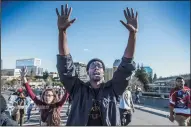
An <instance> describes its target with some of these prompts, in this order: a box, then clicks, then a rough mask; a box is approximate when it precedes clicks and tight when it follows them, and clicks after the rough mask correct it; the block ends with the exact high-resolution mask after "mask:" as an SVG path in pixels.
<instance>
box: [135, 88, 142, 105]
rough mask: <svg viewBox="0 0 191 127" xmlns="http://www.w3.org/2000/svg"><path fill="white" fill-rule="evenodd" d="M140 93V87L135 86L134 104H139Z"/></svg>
mask: <svg viewBox="0 0 191 127" xmlns="http://www.w3.org/2000/svg"><path fill="white" fill-rule="evenodd" d="M140 95H141V88H139V87H136V91H135V104H140V103H141V101H140Z"/></svg>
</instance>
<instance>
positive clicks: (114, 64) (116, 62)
mask: <svg viewBox="0 0 191 127" xmlns="http://www.w3.org/2000/svg"><path fill="white" fill-rule="evenodd" d="M120 63H121V60H120V59H116V60H115V61H114V63H113V73H114V72H115V71H116V70H117V68H118V66H119V64H120Z"/></svg>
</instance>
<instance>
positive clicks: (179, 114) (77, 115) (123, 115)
mask: <svg viewBox="0 0 191 127" xmlns="http://www.w3.org/2000/svg"><path fill="white" fill-rule="evenodd" d="M71 12H72V8H68V5H66V6H65V7H64V6H61V13H59V11H58V9H57V8H56V13H57V16H58V22H57V25H58V31H59V38H58V40H59V41H58V45H59V54H58V55H57V70H58V73H59V77H60V81H61V82H62V83H63V85H64V88H65V94H64V95H63V96H62V95H61V94H60V93H61V92H59V91H58V92H56V91H55V90H54V89H53V88H52V87H51V86H47V87H46V88H45V89H44V91H42V94H41V96H40V98H39V97H37V95H35V93H34V92H33V90H32V89H31V87H30V85H29V82H28V81H27V79H26V74H27V68H26V67H24V68H23V69H22V70H21V72H20V74H21V76H20V77H21V81H22V83H23V86H24V87H25V89H26V91H27V92H26V93H27V95H25V94H24V93H23V92H22V90H19V91H18V95H17V98H16V100H15V102H16V103H15V104H14V106H15V107H17V108H15V111H14V112H15V113H13V114H14V115H12V119H13V121H16V123H17V124H18V123H19V124H20V125H21V126H22V125H23V121H24V120H23V116H24V114H25V111H26V110H25V106H26V105H27V114H28V117H27V121H29V120H30V114H31V110H32V107H33V106H34V104H35V105H36V106H37V107H38V108H39V111H40V117H41V121H42V124H41V125H46V126H59V125H61V117H60V110H61V108H62V106H63V104H64V103H65V102H66V101H67V100H69V103H70V104H69V107H68V112H67V115H68V119H67V123H66V125H67V126H120V125H122V126H126V125H128V124H129V123H130V122H131V118H132V112H134V111H135V108H134V104H133V99H132V94H131V89H130V87H128V84H129V83H128V81H129V80H130V77H131V75H132V73H133V71H134V70H135V62H134V61H133V58H134V52H135V44H136V36H137V32H138V13H137V12H136V14H134V10H133V9H129V8H127V9H125V10H124V16H125V18H126V20H127V22H124V21H122V20H120V22H121V23H122V25H124V26H125V28H126V29H127V30H128V31H129V39H128V44H127V47H126V49H125V52H124V55H123V57H122V61H121V63H120V65H119V66H118V68H117V70H116V71H115V72H114V75H113V78H112V79H111V80H110V81H108V82H104V71H105V65H104V62H103V61H102V60H100V59H98V58H94V59H92V60H90V61H89V62H88V64H87V73H88V75H89V77H90V81H89V82H83V81H82V80H80V79H79V78H78V76H77V73H76V72H75V66H74V63H73V60H72V56H71V54H70V52H69V48H68V43H67V29H68V28H69V27H70V26H71V25H72V24H73V23H74V22H75V21H76V19H73V20H70V15H71ZM177 98H178V99H177ZM30 99H31V100H30ZM27 100H30V103H28V104H27ZM135 103H140V90H138V89H137V90H136V99H135ZM118 104H119V106H118ZM190 108H191V107H190V88H188V87H184V80H183V78H177V86H176V88H175V89H173V91H172V92H171V94H170V109H171V110H170V117H169V120H170V121H172V122H173V121H174V120H176V121H178V123H179V125H186V126H187V125H190V121H191V120H190V115H191V113H190V112H189V111H190ZM1 111H2V112H1V115H2V114H3V111H4V110H1ZM2 121H3V122H2V123H1V125H5V123H6V122H5V121H6V119H4V120H2ZM180 121H181V122H180ZM8 123H9V122H8ZM9 125H10V124H9ZM12 125H15V123H14V124H12Z"/></svg>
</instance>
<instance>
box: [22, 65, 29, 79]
mask: <svg viewBox="0 0 191 127" xmlns="http://www.w3.org/2000/svg"><path fill="white" fill-rule="evenodd" d="M27 72H28V70H27V67H23V68H22V69H21V70H20V76H21V77H22V78H23V77H26V75H27Z"/></svg>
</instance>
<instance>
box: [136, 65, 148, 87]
mask: <svg viewBox="0 0 191 127" xmlns="http://www.w3.org/2000/svg"><path fill="white" fill-rule="evenodd" d="M135 77H137V78H138V80H139V81H140V82H141V83H143V85H144V89H145V90H146V91H147V90H148V88H149V85H148V84H149V76H148V74H147V73H146V71H145V70H144V68H143V66H141V68H140V69H137V70H136V72H135Z"/></svg>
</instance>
